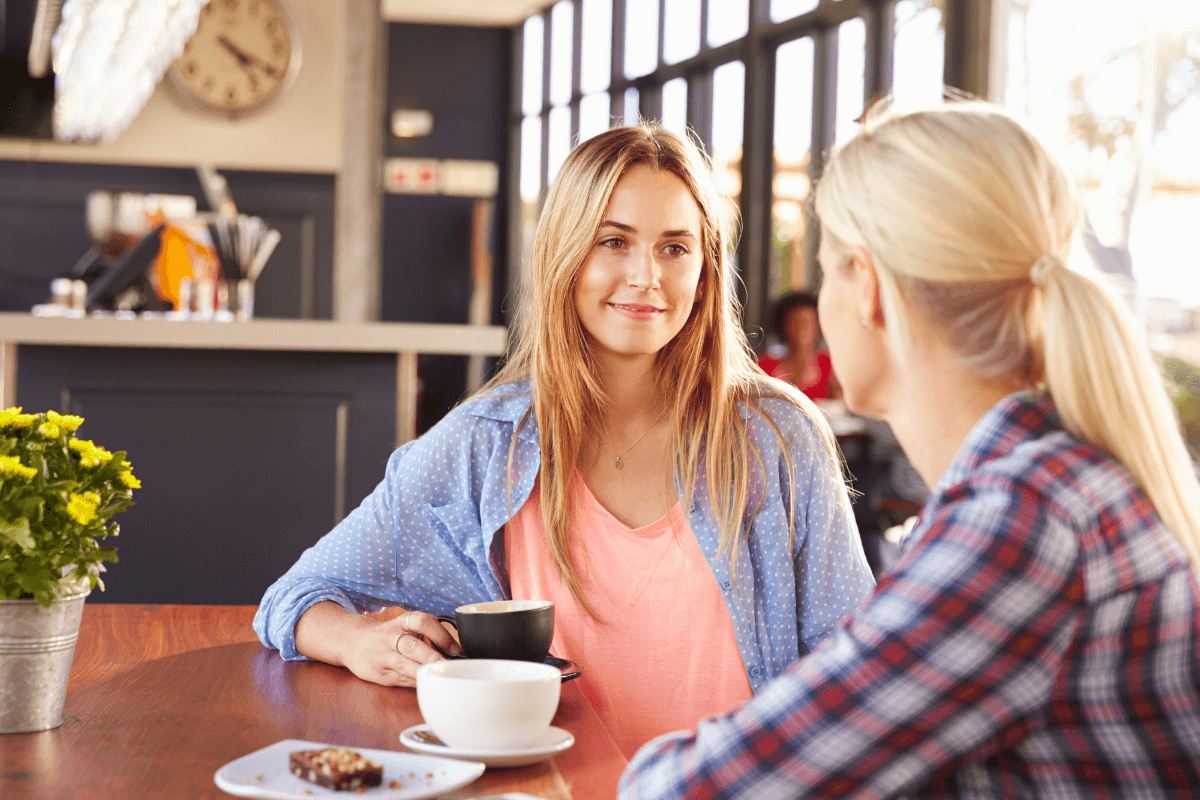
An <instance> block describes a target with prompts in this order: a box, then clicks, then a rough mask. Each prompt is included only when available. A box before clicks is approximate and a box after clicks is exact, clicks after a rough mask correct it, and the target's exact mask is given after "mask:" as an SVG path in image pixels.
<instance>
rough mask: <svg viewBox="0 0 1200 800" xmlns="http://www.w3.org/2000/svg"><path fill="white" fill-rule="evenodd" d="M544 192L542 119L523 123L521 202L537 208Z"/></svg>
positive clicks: (532, 119)
mask: <svg viewBox="0 0 1200 800" xmlns="http://www.w3.org/2000/svg"><path fill="white" fill-rule="evenodd" d="M541 190H542V118H541V117H537V116H533V117H526V118H525V119H524V120H522V121H521V202H522V203H533V204H534V206H535V207H536V205H537V201H538V193H539V192H541Z"/></svg>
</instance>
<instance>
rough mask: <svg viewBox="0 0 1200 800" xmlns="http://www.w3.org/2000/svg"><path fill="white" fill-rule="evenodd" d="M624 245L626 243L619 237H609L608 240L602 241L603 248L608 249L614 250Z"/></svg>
mask: <svg viewBox="0 0 1200 800" xmlns="http://www.w3.org/2000/svg"><path fill="white" fill-rule="evenodd" d="M623 244H625V242H624V241H622V239H621V237H619V236H609V237H608V238H607V239H601V240H600V246H601V247H607V248H610V249H614V250H615V249H616V248H618V247H620V246H621V245H623Z"/></svg>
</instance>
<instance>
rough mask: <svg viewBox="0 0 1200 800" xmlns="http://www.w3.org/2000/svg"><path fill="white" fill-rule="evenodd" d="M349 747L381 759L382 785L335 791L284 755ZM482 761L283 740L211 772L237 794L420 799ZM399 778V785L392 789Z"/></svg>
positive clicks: (295, 799)
mask: <svg viewBox="0 0 1200 800" xmlns="http://www.w3.org/2000/svg"><path fill="white" fill-rule="evenodd" d="M326 747H350V749H352V750H354V751H356V752H358V753H360V754H362V755H364V756H366V757H367V758H369V759H371V760H372V761H377V762H379V763H380V764H383V785H382V786H376V787H373V788H370V789H367V790H366V791H365V792H358V791H353V790H350V791H346V790H343V791H340V792H339V791H335V790H333V789H326V788H325V787H324V786H318V785H317V784H315V783H309V782H308V781H303V780H300V779H299V778H297V777H296V776H295V775H293V774H292V773H291V772H289V771H288V757H289V756H290V754H291V753H292V752H293V751H296V750H323V749H325V748H326ZM484 769H485V767H484V765H483V764H480V763H477V762H473V761H457V760H454V759H450V758H437V757H436V756H418V755H413V754H412V753H401V752H397V751H394V750H368V749H366V748H360V747H353V746H350V745H333V744H324V743H321V742H305V741H301V740H299V739H284V740H283V741H282V742H276V743H275V744H273V745H271V746H269V747H264V748H263V749H262V750H255V751H254V752H253V753H251V754H249V755H246V756H242V757H241V758H239V759H235V760H233V761H230V762H229V763H228V764H226V765H225V766H223V767H221V768H220V769H219V770H217V773H216V774H215V775H214V776H213V780H214V781H215V782H216V784H217V787H218V788H220V789H221V791H223V792H228V793H229V794H233V795H237V796H238V797H262V798H267V800H311V798H314V797H344V798H350V797H367V798H372V799H373V800H420V798H423V797H434V796H436V795H439V794H442V793H443V792H449V791H453V790H454V789H457V788H459V787H460V786H466V785H467V784H468V783H471V782H472V781H474V780H476V779H477V778H478V777H479V776H480V775H482V774H483V770H484ZM393 781H399V782H400V785H399V787H398V788H395V789H393V788H391V787H390V784H391V783H392V782H393Z"/></svg>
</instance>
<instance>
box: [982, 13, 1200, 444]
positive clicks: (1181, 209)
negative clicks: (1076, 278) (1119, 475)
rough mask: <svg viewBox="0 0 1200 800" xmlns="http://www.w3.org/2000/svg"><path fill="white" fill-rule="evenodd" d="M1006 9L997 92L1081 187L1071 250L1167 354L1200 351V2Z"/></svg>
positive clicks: (1197, 440)
mask: <svg viewBox="0 0 1200 800" xmlns="http://www.w3.org/2000/svg"><path fill="white" fill-rule="evenodd" d="M1009 9H1010V13H1009V16H1008V19H1007V31H1006V34H1007V36H1006V38H1007V41H1008V48H1007V51H1006V52H1007V62H1008V63H1007V65H1006V66H1007V69H1006V71H1005V73H1002V75H1003V76H1004V77H1005V79H1006V86H1005V87H1004V91H1003V92H1002V93H999V92H998V94H1000V96H1002V97H1004V100H1005V103H1006V104H1007V105H1009V106H1010V107H1012V108H1013V110H1014V111H1015V112H1016V113H1018V114H1020V115H1021V116H1022V117H1023V118H1025V119H1027V120H1028V122H1029V124H1030V126H1031V127H1032V128H1033V130H1034V131H1035V132H1036V133H1037V134H1038V135H1039V136H1040V137H1041V139H1042V140H1043V141H1044V142H1046V144H1047V145H1048V146H1049V147H1050V149H1051V150H1052V151H1053V152H1055V153H1057V154H1059V155H1060V157H1061V158H1062V160H1063V165H1064V167H1065V168H1066V169H1067V171H1069V172H1070V173H1071V175H1072V177H1073V178H1074V181H1075V184H1076V185H1077V186H1078V187H1079V192H1080V194H1081V195H1082V198H1083V201H1084V206H1085V208H1086V211H1087V216H1086V220H1085V221H1084V223H1083V224H1082V226H1081V231H1080V236H1079V239H1080V241H1079V244H1080V245H1082V246H1080V247H1077V248H1076V251H1075V252H1074V253H1073V254H1072V255H1073V256H1074V257H1075V258H1077V259H1078V260H1079V261H1080V263H1081V264H1086V263H1087V262H1089V261H1090V262H1092V264H1094V265H1095V266H1096V267H1098V268H1099V269H1100V270H1101V271H1102V272H1104V273H1106V274H1107V275H1108V277H1109V278H1110V279H1111V280H1112V282H1113V283H1114V284H1116V286H1117V287H1118V288H1119V289H1120V290H1121V291H1123V292H1125V293H1126V294H1127V296H1128V298H1129V300H1130V301H1131V302H1133V303H1134V304H1135V308H1137V309H1138V310H1139V312H1140V313H1141V314H1142V315H1143V322H1144V323H1145V324H1146V326H1147V328H1148V333H1149V334H1150V335H1151V336H1152V339H1151V342H1152V346H1153V347H1154V348H1155V349H1156V350H1158V351H1159V353H1160V354H1162V355H1166V354H1168V353H1170V354H1173V355H1176V356H1178V357H1180V358H1182V359H1184V360H1185V361H1189V362H1191V363H1192V364H1193V365H1195V364H1200V356H1198V355H1197V353H1198V352H1200V349H1197V344H1196V343H1197V342H1198V341H1200V337H1198V336H1197V334H1196V328H1197V323H1198V322H1200V311H1198V310H1200V258H1198V257H1197V234H1196V220H1197V219H1200V148H1197V147H1196V143H1197V142H1200V3H1197V2H1195V0H1179V2H1171V3H1167V2H1155V3H1084V2H1080V0H1055V2H1047V0H1029V2H1027V3H1024V4H1020V5H1017V4H1012V5H1011V6H1009ZM1075 258H1073V259H1072V260H1073V261H1074V260H1075ZM1172 372H1174V374H1173V375H1172V376H1171V377H1172V380H1175V381H1177V382H1178V381H1179V380H1188V381H1189V382H1190V380H1192V379H1191V378H1190V377H1188V376H1187V375H1186V373H1182V372H1175V370H1172ZM1182 388H1183V392H1184V393H1183V394H1182V395H1181V399H1183V400H1187V401H1188V402H1185V403H1180V405H1179V409H1180V411H1181V412H1182V413H1183V414H1184V415H1185V418H1184V425H1185V430H1187V431H1188V433H1189V443H1190V444H1192V445H1193V446H1194V447H1200V435H1198V434H1197V433H1196V431H1197V426H1198V425H1200V419H1198V417H1197V413H1196V411H1195V407H1194V405H1193V402H1194V401H1193V400H1191V399H1189V398H1188V395H1189V394H1192V395H1193V397H1194V393H1193V392H1192V391H1191V390H1189V389H1188V387H1187V385H1186V384H1185V385H1184V386H1183V387H1182Z"/></svg>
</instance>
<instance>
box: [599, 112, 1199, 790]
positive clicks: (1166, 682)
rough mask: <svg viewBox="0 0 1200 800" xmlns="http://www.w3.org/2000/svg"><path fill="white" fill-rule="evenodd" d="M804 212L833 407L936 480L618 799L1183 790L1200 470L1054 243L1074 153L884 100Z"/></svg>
mask: <svg viewBox="0 0 1200 800" xmlns="http://www.w3.org/2000/svg"><path fill="white" fill-rule="evenodd" d="M816 210H817V214H818V216H819V218H820V221H821V228H822V239H821V248H820V254H819V257H820V262H821V265H822V268H823V270H824V273H825V278H824V282H823V285H822V288H821V297H820V315H821V322H822V326H823V328H824V331H825V335H826V338H827V340H828V342H829V347H830V351H831V353H832V356H833V361H834V365H835V368H836V370H837V373H838V376H839V378H840V380H841V384H842V389H843V392H844V397H845V400H846V403H847V405H848V406H849V407H850V409H851V410H853V411H855V412H857V413H859V414H863V415H867V416H872V417H881V418H883V419H886V420H887V421H888V422H889V423H890V424H891V426H892V428H893V430H894V431H895V433H896V436H897V438H898V439H899V441H900V442H901V443H902V444H903V445H904V449H905V451H906V452H907V453H908V454H909V457H910V458H911V460H912V462H913V464H914V465H915V466H916V468H917V470H918V471H919V472H920V474H921V476H922V477H923V478H924V480H925V483H926V484H927V485H928V486H931V487H933V489H932V494H931V496H930V498H929V500H928V501H927V502H926V504H925V507H924V509H923V511H922V513H921V515H920V517H919V519H918V521H917V523H916V525H915V526H914V527H913V529H912V530H911V532H910V533H909V534H908V536H907V537H906V538H905V540H904V543H903V553H902V555H901V558H900V561H899V562H898V563H897V564H896V566H895V567H894V569H893V570H892V571H891V572H890V573H888V574H887V575H885V576H884V577H883V578H882V579H881V580H880V582H879V585H878V587H877V588H876V591H875V592H874V594H873V596H872V597H871V598H869V599H868V600H867V602H865V603H864V604H863V605H862V606H861V607H860V608H858V609H857V610H856V611H854V612H853V613H852V614H850V615H849V616H848V617H846V618H843V620H842V621H841V622H840V623H839V625H838V627H837V630H836V631H835V632H834V633H833V634H832V635H831V636H830V637H829V638H828V639H827V640H826V641H825V643H824V644H823V645H822V646H821V647H820V648H818V650H817V651H816V652H815V653H812V654H810V655H808V656H806V657H804V658H802V659H800V660H799V661H798V662H797V663H796V664H794V665H793V666H792V667H791V668H790V669H789V670H788V672H787V674H785V675H783V676H782V677H780V678H778V679H776V680H775V681H773V682H772V683H771V684H770V685H769V686H767V687H766V688H764V689H763V690H762V691H760V692H759V693H758V694H757V695H756V696H755V698H754V699H753V700H751V701H750V702H748V703H746V704H745V705H743V706H742V707H740V708H739V709H737V710H736V711H734V712H733V713H731V714H729V715H728V716H723V717H717V718H712V719H709V720H705V721H702V722H701V723H700V725H699V727H698V729H697V730H696V731H694V732H685V733H680V734H673V735H669V736H665V737H662V738H660V739H658V740H656V741H654V742H651V743H650V744H648V745H646V747H644V748H643V749H642V750H641V751H640V752H639V753H638V755H637V756H636V757H635V758H634V759H633V761H632V762H631V764H630V766H629V769H628V771H627V773H626V775H625V776H624V778H623V781H622V788H621V797H623V798H642V799H643V800H644V799H646V798H667V797H681V796H695V797H705V798H711V797H721V798H733V797H743V798H762V797H772V798H784V797H787V798H807V797H829V798H835V797H872V798H896V797H906V796H911V797H931V798H971V800H982V799H983V798H996V799H997V800H999V798H1017V797H1020V798H1047V799H1049V798H1053V799H1054V800H1076V799H1078V800H1083V799H1084V798H1100V797H1112V798H1133V797H1137V798H1163V800H1166V798H1171V799H1172V800H1174V799H1175V798H1180V797H1195V796H1196V791H1197V788H1196V787H1197V786H1200V609H1198V600H1200V587H1198V586H1197V578H1196V572H1195V570H1194V568H1193V565H1194V564H1196V563H1200V562H1198V561H1197V559H1200V484H1198V483H1197V477H1196V472H1195V470H1194V468H1193V465H1192V463H1191V460H1190V459H1189V457H1188V453H1187V451H1186V449H1185V447H1184V443H1183V439H1182V437H1181V435H1180V430H1179V422H1178V419H1177V418H1176V416H1175V414H1174V411H1173V408H1172V406H1171V402H1170V400H1169V398H1168V396H1167V393H1166V391H1165V388H1164V382H1163V379H1162V376H1161V375H1160V373H1159V371H1158V369H1157V368H1156V365H1155V362H1154V360H1153V359H1152V357H1151V355H1150V351H1149V349H1148V347H1147V346H1146V343H1145V341H1144V337H1143V334H1142V331H1141V329H1140V328H1139V327H1138V326H1137V324H1136V323H1135V322H1134V320H1133V319H1132V318H1131V315H1130V314H1129V312H1128V310H1127V309H1126V307H1125V305H1124V304H1123V302H1122V301H1121V300H1120V299H1118V298H1117V296H1116V295H1115V293H1114V292H1113V291H1111V290H1110V288H1109V287H1108V286H1107V285H1105V284H1103V283H1101V280H1102V279H1101V278H1099V277H1098V275H1095V274H1092V273H1084V272H1081V271H1077V270H1075V269H1072V268H1071V267H1068V265H1067V260H1068V253H1069V251H1070V248H1071V243H1072V239H1073V238H1074V234H1075V232H1076V227H1077V225H1078V223H1079V219H1080V205H1079V201H1078V199H1077V197H1076V195H1075V192H1074V190H1073V187H1072V186H1071V184H1070V181H1069V179H1068V177H1067V175H1066V173H1065V172H1064V171H1063V169H1062V168H1061V167H1060V166H1059V164H1058V163H1057V162H1056V161H1055V159H1054V158H1052V157H1051V155H1050V154H1049V153H1048V152H1047V150H1046V149H1045V148H1044V147H1043V146H1042V144H1041V143H1040V142H1038V141H1037V139H1036V138H1035V137H1034V136H1033V135H1032V134H1030V133H1029V132H1028V131H1027V130H1026V129H1025V128H1024V127H1023V126H1022V125H1021V124H1019V123H1018V122H1016V121H1015V120H1013V119H1012V118H1011V117H1009V116H1008V115H1007V114H1006V113H1005V112H1004V111H1003V110H1001V109H1000V108H998V107H996V106H991V105H988V104H985V103H978V102H972V103H954V104H950V105H946V106H944V107H941V108H938V109H935V110H928V111H920V112H913V113H910V114H898V113H893V112H887V111H884V112H882V113H879V112H872V113H870V114H868V118H867V119H866V121H865V122H864V124H863V127H862V129H861V131H860V132H859V133H858V134H857V135H856V136H855V137H854V138H853V139H852V140H850V141H849V142H848V143H847V144H846V145H845V146H844V147H843V148H842V149H840V150H839V151H838V152H836V153H835V154H834V155H833V157H832V159H831V161H830V163H829V165H828V166H827V167H826V169H825V170H824V173H823V177H822V179H821V182H820V184H819V185H818V186H817V193H816Z"/></svg>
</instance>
